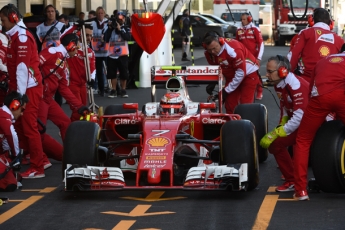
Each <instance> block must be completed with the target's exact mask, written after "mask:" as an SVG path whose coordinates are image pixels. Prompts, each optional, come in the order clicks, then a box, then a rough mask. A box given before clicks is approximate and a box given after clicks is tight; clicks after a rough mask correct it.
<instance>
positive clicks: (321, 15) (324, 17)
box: [288, 8, 344, 82]
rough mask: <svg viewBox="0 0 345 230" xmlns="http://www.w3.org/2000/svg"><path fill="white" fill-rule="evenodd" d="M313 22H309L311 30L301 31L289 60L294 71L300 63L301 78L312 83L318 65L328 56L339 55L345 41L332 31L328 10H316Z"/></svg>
mask: <svg viewBox="0 0 345 230" xmlns="http://www.w3.org/2000/svg"><path fill="white" fill-rule="evenodd" d="M312 18H313V20H308V21H309V23H310V26H311V27H310V28H307V29H304V30H301V32H300V33H299V35H298V39H297V40H296V43H295V46H294V47H293V49H292V50H291V51H290V52H289V54H288V58H289V60H290V63H291V69H292V70H293V71H294V70H295V69H296V68H297V65H298V64H299V62H300V64H301V65H300V68H299V71H300V73H301V77H303V78H304V79H306V80H307V81H308V82H310V78H311V74H312V71H313V69H314V67H315V65H316V63H317V62H318V61H319V60H320V59H322V58H324V57H327V56H328V55H331V54H337V53H339V51H340V49H341V46H342V45H343V44H344V41H343V39H342V38H341V37H339V36H338V35H337V34H335V33H334V32H332V31H331V29H330V25H332V23H333V22H332V20H331V18H330V15H329V13H328V11H327V10H325V9H323V8H317V9H315V10H314V14H313V17H312Z"/></svg>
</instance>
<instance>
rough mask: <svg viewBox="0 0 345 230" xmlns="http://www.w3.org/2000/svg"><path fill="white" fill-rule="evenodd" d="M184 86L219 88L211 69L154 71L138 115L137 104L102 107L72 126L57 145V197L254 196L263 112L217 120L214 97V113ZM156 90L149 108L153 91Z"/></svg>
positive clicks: (252, 108) (262, 155)
mask: <svg viewBox="0 0 345 230" xmlns="http://www.w3.org/2000/svg"><path fill="white" fill-rule="evenodd" d="M190 83H192V84H218V85H221V83H222V75H221V74H220V69H219V67H218V66H187V67H181V66H170V67H169V66H166V67H164V66H154V67H152V102H149V103H146V104H145V105H143V107H142V110H141V111H140V110H138V104H137V103H124V104H123V105H110V106H108V107H107V108H106V109H105V112H104V115H102V116H100V117H99V121H98V123H95V122H88V121H77V122H73V123H72V124H71V125H70V126H69V128H68V130H67V133H66V138H65V141H64V156H63V167H64V171H63V173H64V183H65V190H66V191H75V190H121V189H190V190H192V189H196V190H226V189H230V190H234V191H239V190H252V189H254V188H255V187H256V186H257V185H258V183H259V162H262V161H264V160H266V158H267V150H265V149H261V148H259V146H258V143H259V140H260V139H261V138H262V137H263V136H264V135H265V134H266V133H267V111H266V108H265V106H264V105H261V104H243V105H239V106H238V107H237V108H236V110H235V114H226V113H222V109H221V108H222V98H221V96H220V97H219V100H218V105H216V103H215V102H210V103H206V102H193V101H192V100H191V99H190V97H189V95H188V91H187V87H186V84H190ZM164 84H165V86H166V93H165V94H164V96H163V97H162V98H161V100H160V101H159V102H156V99H155V97H156V96H155V92H156V85H164ZM219 95H221V92H220V93H219ZM131 174H132V175H131ZM133 175H135V179H134V178H133Z"/></svg>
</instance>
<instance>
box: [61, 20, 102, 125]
mask: <svg viewBox="0 0 345 230" xmlns="http://www.w3.org/2000/svg"><path fill="white" fill-rule="evenodd" d="M92 33H93V28H92V26H91V25H85V35H86V42H87V43H88V44H90V43H91V40H92ZM87 52H88V56H89V63H90V72H91V76H90V77H91V82H88V84H89V85H90V86H92V85H93V84H94V82H95V76H96V68H95V53H94V52H93V51H92V49H91V48H89V47H88V50H87ZM67 63H68V66H70V67H71V68H70V69H69V70H70V73H69V74H70V77H69V86H68V87H69V89H70V90H71V92H72V93H73V94H74V96H75V97H76V98H77V99H78V100H80V101H81V103H82V104H83V105H85V106H86V105H87V90H86V83H87V82H86V80H87V79H86V70H85V64H84V52H83V49H82V48H79V49H78V51H77V54H76V55H75V56H74V57H70V58H67ZM71 109H72V114H71V121H76V120H79V118H80V114H79V113H78V111H76V110H73V108H71Z"/></svg>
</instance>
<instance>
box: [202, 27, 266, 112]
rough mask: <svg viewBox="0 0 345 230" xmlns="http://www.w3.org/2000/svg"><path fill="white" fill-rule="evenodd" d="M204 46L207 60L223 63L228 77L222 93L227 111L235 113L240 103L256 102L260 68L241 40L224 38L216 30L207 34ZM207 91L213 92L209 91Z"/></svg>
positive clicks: (225, 75) (223, 69)
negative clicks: (255, 96) (255, 95)
mask: <svg viewBox="0 0 345 230" xmlns="http://www.w3.org/2000/svg"><path fill="white" fill-rule="evenodd" d="M203 47H204V49H205V53H204V54H205V57H206V60H207V62H208V63H209V64H210V65H220V67H221V69H222V74H223V75H224V77H225V86H224V88H223V89H222V93H223V100H224V103H225V109H226V113H228V114H231V113H233V112H234V109H235V107H236V106H237V105H238V104H239V103H241V104H246V103H253V101H254V94H255V89H256V86H257V84H258V83H259V75H258V69H259V67H258V65H257V63H256V62H255V60H256V58H255V57H254V56H253V54H251V53H250V52H249V51H248V50H247V49H246V47H244V45H243V44H242V43H241V42H239V41H237V40H234V39H229V38H226V39H224V38H222V37H219V36H218V34H217V33H216V32H213V31H211V32H208V33H206V34H205V36H204V40H203ZM208 88H209V87H207V88H206V90H207V89H208ZM213 88H214V87H213ZM208 93H209V94H210V92H209V91H208ZM211 93H212V90H211Z"/></svg>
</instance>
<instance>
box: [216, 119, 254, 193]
mask: <svg viewBox="0 0 345 230" xmlns="http://www.w3.org/2000/svg"><path fill="white" fill-rule="evenodd" d="M220 140H221V141H220V151H221V162H222V163H223V164H238V163H248V190H253V189H254V188H256V187H257V186H258V184H259V163H258V155H257V148H256V145H255V129H254V126H253V124H252V123H251V122H250V121H248V120H238V121H228V122H226V123H225V124H224V125H223V126H222V129H221V136H220Z"/></svg>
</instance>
